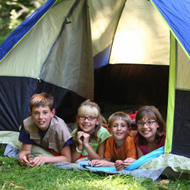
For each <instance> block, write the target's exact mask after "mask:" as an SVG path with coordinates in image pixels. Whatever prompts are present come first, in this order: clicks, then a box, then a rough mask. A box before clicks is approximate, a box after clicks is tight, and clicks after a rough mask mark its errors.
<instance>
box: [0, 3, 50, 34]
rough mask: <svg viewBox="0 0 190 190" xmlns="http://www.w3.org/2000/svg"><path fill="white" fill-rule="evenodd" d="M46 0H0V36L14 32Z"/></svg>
mask: <svg viewBox="0 0 190 190" xmlns="http://www.w3.org/2000/svg"><path fill="white" fill-rule="evenodd" d="M46 1H47V0H8V1H7V0H0V35H6V34H7V33H10V32H11V31H12V30H14V29H15V28H16V27H17V26H18V25H19V24H20V23H21V22H23V20H25V19H26V18H27V17H28V16H29V15H30V14H32V13H33V12H34V11H35V10H36V9H37V8H39V7H40V6H41V5H42V4H43V3H45V2H46Z"/></svg>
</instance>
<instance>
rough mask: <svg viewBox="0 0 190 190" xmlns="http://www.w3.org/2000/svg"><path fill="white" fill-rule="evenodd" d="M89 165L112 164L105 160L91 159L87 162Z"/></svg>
mask: <svg viewBox="0 0 190 190" xmlns="http://www.w3.org/2000/svg"><path fill="white" fill-rule="evenodd" d="M88 164H89V166H92V167H93V166H105V167H109V166H111V165H112V163H111V162H109V161H107V160H91V161H90V162H88Z"/></svg>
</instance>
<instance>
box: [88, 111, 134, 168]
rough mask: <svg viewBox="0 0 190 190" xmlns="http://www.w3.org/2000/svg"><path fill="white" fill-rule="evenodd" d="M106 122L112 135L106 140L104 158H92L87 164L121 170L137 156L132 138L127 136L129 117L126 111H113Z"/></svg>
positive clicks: (129, 128)
mask: <svg viewBox="0 0 190 190" xmlns="http://www.w3.org/2000/svg"><path fill="white" fill-rule="evenodd" d="M108 122H109V126H110V132H111V134H112V136H111V137H110V138H109V139H108V140H107V142H106V151H105V158H104V160H92V161H91V162H89V165H91V166H115V167H116V168H117V170H122V169H123V168H125V167H128V166H129V165H130V164H131V163H133V162H134V161H135V160H136V158H137V156H136V147H135V143H134V138H132V137H131V136H129V133H130V130H131V119H130V117H129V115H128V114H127V113H124V112H115V113H114V114H112V115H111V116H110V117H109V119H108Z"/></svg>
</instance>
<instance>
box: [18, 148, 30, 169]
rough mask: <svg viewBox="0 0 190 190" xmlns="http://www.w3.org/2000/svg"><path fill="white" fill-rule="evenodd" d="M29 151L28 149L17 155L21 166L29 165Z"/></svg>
mask: <svg viewBox="0 0 190 190" xmlns="http://www.w3.org/2000/svg"><path fill="white" fill-rule="evenodd" d="M29 157H30V152H29V151H22V152H21V154H20V155H19V163H20V165H21V166H29V167H31V163H30V158H29Z"/></svg>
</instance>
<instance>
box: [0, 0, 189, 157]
mask: <svg viewBox="0 0 190 190" xmlns="http://www.w3.org/2000/svg"><path fill="white" fill-rule="evenodd" d="M189 6H190V5H189V3H188V2H187V1H182V2H181V1H180V3H179V2H178V1H177V0H168V1H166V2H164V1H160V0H159V1H158V0H151V1H148V0H140V1H139V0H128V1H126V0H119V1H115V0H96V1H93V0H48V1H47V2H46V3H45V4H43V5H42V6H41V7H40V8H39V9H37V10H36V11H35V12H34V13H33V14H32V15H31V16H30V17H28V18H27V19H26V20H25V21H24V22H23V23H22V24H21V25H20V26H19V27H18V28H16V29H15V30H14V31H13V32H12V33H11V34H10V36H9V37H8V38H7V39H6V40H5V41H4V42H3V44H2V45H1V46H0V88H1V93H0V102H1V103H0V130H1V131H19V127H20V126H21V125H22V121H23V119H24V118H26V117H27V116H28V110H29V100H30V97H31V95H32V94H34V93H36V92H42V91H45V92H48V93H51V94H52V95H53V96H54V97H55V105H54V106H55V108H56V110H57V112H56V114H57V115H58V116H60V117H62V118H63V119H64V120H65V121H66V122H67V123H69V122H73V121H74V119H75V115H76V109H77V107H78V105H79V104H80V103H81V102H82V101H83V100H85V99H87V98H89V99H92V100H94V101H96V102H98V103H99V104H100V105H101V108H102V110H104V109H103V108H104V105H105V103H106V102H111V103H112V104H113V103H119V104H120V105H124V104H127V105H134V104H141V105H142V104H153V105H156V106H158V107H159V106H162V105H164V106H166V107H167V137H166V138H167V140H166V145H165V153H174V154H178V155H184V156H187V157H190V151H189V150H190V142H189V138H188V135H189V134H190V127H189V121H190V117H189V109H190V106H189V102H190V101H189V99H190V94H189V89H190V85H189V82H188V80H189V79H188V78H189V77H188V71H189V55H190V45H189V39H190V38H189V35H190V32H189V31H188V28H189V22H188V20H189V15H190V14H189V11H188V10H190V9H188V8H189ZM168 89H169V91H168Z"/></svg>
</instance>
